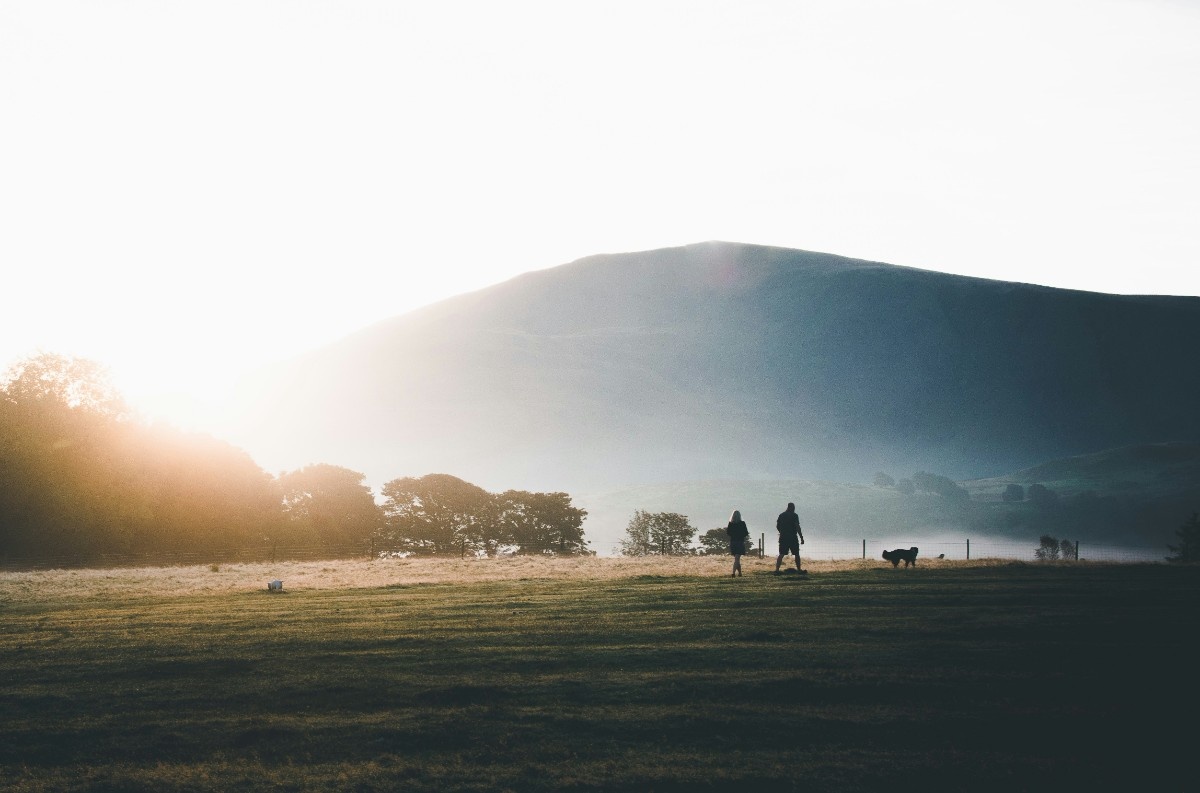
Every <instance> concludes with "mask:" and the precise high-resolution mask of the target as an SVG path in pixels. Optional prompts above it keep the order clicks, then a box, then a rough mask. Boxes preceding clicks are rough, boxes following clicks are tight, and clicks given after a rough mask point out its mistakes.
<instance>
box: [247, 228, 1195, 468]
mask: <svg viewBox="0 0 1200 793" xmlns="http://www.w3.org/2000/svg"><path fill="white" fill-rule="evenodd" d="M1198 341H1200V298H1168V297H1121V296H1113V295H1101V294H1093V293H1087V292H1077V291H1068V290H1056V289H1049V288H1044V287H1034V286H1028V285H1021V284H1012V283H1005V282H997V281H987V280H982V279H974V278H966V277H962V276H953V275H946V274H941V273H934V272H929V271H923V270H916V269H912V268H905V267H898V266H894V265H889V264H885V263H878V262H867V261H862V260H855V259H847V258H843V257H838V256H833V255H828V254H819V253H810V252H805V251H797V250H789V249H783V248H771V247H764V246H751V245H740V244H732V243H720V242H711V243H701V244H695V245H689V246H685V247H680V248H670V249H663V250H656V251H648V252H644V253H637V254H622V255H605V256H595V257H589V258H586V259H582V260H580V261H577V262H574V263H571V264H569V265H564V266H562V267H559V268H554V269H551V270H546V271H541V272H537V273H530V274H527V275H524V276H521V277H519V278H516V279H513V280H511V281H509V282H506V283H504V284H501V285H498V286H495V287H490V288H488V289H485V290H481V291H478V292H474V293H471V294H467V295H463V296H460V297H457V298H454V299H451V300H447V301H444V302H442V303H439V304H436V305H434V306H430V307H428V308H425V309H422V310H420V311H416V312H412V313H409V314H405V315H402V316H399V317H396V318H395V319H392V320H389V321H386V322H382V323H378V324H376V325H373V326H371V327H369V328H367V329H365V330H363V331H361V332H359V333H356V334H353V335H351V336H349V337H347V338H345V339H343V340H341V341H339V342H338V343H336V344H333V345H330V346H328V347H326V348H323V349H322V350H319V351H317V352H314V353H312V354H309V355H306V356H302V357H300V358H297V359H296V360H294V361H292V362H290V363H289V364H287V365H284V366H279V367H275V368H273V369H269V370H266V371H264V372H263V373H262V374H261V376H260V377H258V378H257V379H255V380H254V381H252V382H248V383H247V384H246V386H245V388H244V389H243V391H242V392H241V394H240V396H239V399H238V401H237V402H236V411H235V412H237V413H238V414H239V415H240V416H241V417H242V418H241V422H240V424H239V425H238V426H232V425H231V426H230V427H228V428H227V437H229V438H230V439H231V440H233V441H234V442H235V443H238V444H240V445H242V446H243V447H244V448H246V449H247V450H249V451H250V452H251V453H252V454H253V455H254V456H255V458H256V459H258V460H259V461H260V463H261V464H263V465H265V466H266V467H268V468H269V469H282V468H287V467H295V466H297V465H301V464H305V463H308V462H312V461H317V460H320V461H327V462H332V463H335V464H340V465H347V466H350V467H352V468H355V469H356V470H362V471H364V472H366V473H367V475H368V477H369V479H371V480H372V481H376V482H381V481H385V480H386V479H387V478H390V477H393V476H398V475H419V474H423V473H427V472H431V471H447V472H452V473H454V474H455V475H458V476H462V477H463V478H466V479H468V480H470V481H473V482H475V483H477V484H480V485H481V486H484V487H487V488H489V489H493V490H499V489H504V488H508V487H523V488H534V489H539V490H561V489H567V490H578V489H591V490H595V489H598V488H605V487H615V486H626V485H640V484H647V483H662V482H670V481H680V480H712V479H746V480H780V479H813V480H832V481H845V482H869V481H870V479H871V476H872V475H873V474H874V473H875V472H877V471H881V470H883V471H896V472H899V473H902V474H905V473H911V472H912V471H914V470H926V471H933V472H937V473H939V474H943V475H946V476H950V477H952V478H955V479H959V480H963V479H977V478H983V477H989V476H996V475H1001V474H1006V473H1009V472H1012V471H1016V470H1018V469H1021V468H1027V467H1030V466H1033V465H1037V464H1040V463H1044V462H1047V461H1049V460H1053V459H1056V458H1060V457H1066V456H1071V455H1078V454H1087V453H1093V452H1097V451H1101V450H1104V449H1109V448H1113V447H1118V446H1123V445H1129V444H1141V443H1160V442H1177V441H1188V442H1196V441H1200V414H1197V412H1196V411H1195V409H1194V398H1193V397H1194V394H1195V393H1196V392H1197V388H1200V372H1198V371H1197V370H1196V368H1195V367H1194V366H1191V365H1190V363H1189V361H1190V359H1191V356H1192V355H1193V351H1194V349H1195V348H1196V345H1197V342H1198Z"/></svg>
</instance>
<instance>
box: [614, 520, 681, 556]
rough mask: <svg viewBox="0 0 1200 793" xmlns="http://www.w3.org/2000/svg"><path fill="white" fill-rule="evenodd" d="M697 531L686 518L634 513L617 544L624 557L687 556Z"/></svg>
mask: <svg viewBox="0 0 1200 793" xmlns="http://www.w3.org/2000/svg"><path fill="white" fill-rule="evenodd" d="M695 536H696V528H695V527H694V526H692V525H691V524H690V523H688V519H687V516H686V515H680V514H679V513H677V512H644V511H642V510H640V509H639V510H637V511H635V512H634V513H633V518H632V519H631V520H630V521H629V525H628V526H627V527H626V528H625V537H624V538H623V539H622V540H621V542H620V547H621V553H622V554H624V555H626V556H651V555H656V554H658V555H662V556H686V555H687V554H688V553H690V552H691V543H692V538H694V537H695Z"/></svg>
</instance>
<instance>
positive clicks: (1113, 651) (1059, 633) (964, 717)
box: [0, 564, 1200, 791]
mask: <svg viewBox="0 0 1200 793" xmlns="http://www.w3.org/2000/svg"><path fill="white" fill-rule="evenodd" d="M1197 606H1200V570H1196V569H1187V568H1171V567H1165V566H1161V565H1153V566H1150V565H1146V566H1088V565H1080V566H1046V567H1041V566H1036V565H1019V564H1018V565H1008V566H989V567H966V566H949V565H948V566H943V567H939V568H935V569H915V570H903V569H902V570H892V569H890V567H889V568H885V569H880V568H867V567H858V568H851V569H845V570H841V571H830V572H826V573H822V574H815V573H814V574H812V575H810V576H809V577H807V579H800V578H798V577H796V576H781V577H775V576H771V575H768V574H764V573H763V572H761V568H757V569H756V570H755V571H754V572H753V573H752V574H749V575H747V576H746V577H745V578H741V579H729V578H726V577H716V576H696V575H689V576H671V575H669V568H663V574H662V575H655V574H643V575H636V576H633V577H628V578H606V579H580V578H538V579H528V580H492V581H486V580H485V581H473V582H470V583H435V584H419V583H414V584H399V585H394V586H377V587H372V588H364V589H312V590H304V591H296V592H287V591H285V592H284V593H283V594H275V595H270V594H267V593H266V592H265V591H261V590H257V589H254V590H249V589H248V590H246V591H243V592H237V593H220V594H203V595H199V594H186V595H178V594H170V593H142V594H139V595H137V596H129V597H124V598H115V599H111V598H110V599H104V598H89V599H84V600H70V599H66V598H63V597H57V596H51V595H49V594H47V596H46V597H43V598H41V599H37V598H32V599H31V598H26V599H24V600H21V601H15V600H10V601H8V602H6V603H3V604H0V670H3V672H2V674H3V676H4V686H3V690H2V692H0V713H2V714H3V715H2V716H0V719H2V721H0V724H2V727H3V740H2V741H0V788H4V789H12V790H15V791H36V790H154V791H164V790H213V789H221V790H259V789H280V790H396V789H403V790H417V791H424V790H430V791H432V790H450V791H469V790H518V791H524V790H531V791H540V790H578V791H587V790H629V791H633V790H658V791H683V790H735V789H736V790H747V789H751V790H767V791H772V790H807V791H811V790H848V789H897V788H898V789H916V788H920V789H929V790H946V789H955V790H979V789H985V790H986V789H994V790H1000V789H1004V790H1011V789H1018V790H1022V789H1065V788H1072V789H1074V788H1084V787H1091V788H1094V789H1104V790H1108V789H1116V788H1118V787H1121V786H1123V785H1127V784H1128V785H1136V786H1137V787H1138V788H1139V789H1181V788H1183V787H1185V786H1186V784H1185V783H1186V780H1189V779H1190V778H1191V775H1190V769H1189V768H1188V762H1189V761H1190V755H1189V754H1188V752H1189V751H1190V747H1191V744H1192V739H1191V737H1190V736H1191V732H1190V728H1188V727H1186V726H1181V725H1187V724H1189V723H1190V720H1191V718H1192V717H1193V715H1194V713H1195V708H1196V706H1197V704H1200V699H1198V697H1197V694H1198V687H1197V683H1196V674H1195V666H1196V655H1195V653H1194V650H1193V649H1192V643H1193V642H1192V638H1193V633H1194V630H1195V628H1194V625H1195V617H1196V614H1197ZM1185 772H1187V773H1185Z"/></svg>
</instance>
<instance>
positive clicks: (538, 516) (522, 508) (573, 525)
mask: <svg viewBox="0 0 1200 793" xmlns="http://www.w3.org/2000/svg"><path fill="white" fill-rule="evenodd" d="M496 502H497V517H498V526H499V529H500V530H499V532H496V533H494V534H493V536H492V538H491V539H493V540H494V541H495V542H496V543H497V544H499V543H500V542H505V543H511V544H513V545H515V546H516V548H517V551H516V552H517V553H521V554H531V553H532V554H539V553H554V554H560V555H571V554H583V553H587V552H588V550H587V541H586V540H584V539H583V521H584V518H586V517H587V510H583V509H579V508H578V507H573V506H571V497H570V496H569V495H567V494H566V493H530V492H528V491H525V490H506V491H505V492H503V493H501V494H500V495H499V496H497V497H496ZM492 552H493V553H494V550H493V551H492Z"/></svg>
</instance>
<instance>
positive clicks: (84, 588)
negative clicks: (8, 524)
mask: <svg viewBox="0 0 1200 793" xmlns="http://www.w3.org/2000/svg"><path fill="white" fill-rule="evenodd" d="M1008 564H1013V562H1010V561H1007V560H986V559H985V560H979V561H971V562H963V561H949V560H942V559H930V560H925V559H922V560H921V561H920V567H919V568H917V569H916V570H898V571H893V570H892V569H891V565H890V564H888V563H887V562H882V563H881V562H880V561H879V560H875V559H865V560H864V559H850V560H837V561H816V560H814V561H807V560H806V561H805V562H804V567H805V569H806V570H807V571H808V572H809V574H810V575H820V574H822V573H830V572H846V571H852V570H871V569H879V570H886V571H887V572H889V573H892V572H895V573H896V574H897V575H910V574H917V573H919V572H920V570H922V569H943V568H947V567H956V568H962V567H989V566H997V565H1008ZM731 566H732V562H731V561H730V558H729V557H726V556H685V557H661V556H649V557H640V558H636V557H634V558H631V557H595V556H584V557H527V556H518V557H505V558H498V559H436V558H410V559H331V560H326V561H316V562H249V563H245V564H237V563H234V564H222V565H220V566H217V565H207V564H201V565H192V566H181V567H130V568H118V569H83V570H31V571H24V572H5V573H0V602H5V601H7V602H14V603H17V602H38V601H56V600H63V599H70V600H76V601H77V600H89V599H93V598H103V599H111V598H133V597H140V596H153V597H169V596H172V595H177V596H180V597H187V596H192V595H201V594H232V593H238V592H247V591H253V590H257V589H263V590H265V589H266V586H267V582H268V581H270V580H272V579H276V578H277V579H279V580H281V581H283V585H284V593H285V594H286V593H288V592H298V591H305V590H326V589H328V590H342V589H371V588H376V587H385V586H396V585H410V584H447V583H482V582H489V581H519V580H523V579H548V580H576V581H602V580H610V579H620V578H635V577H638V576H663V577H675V576H699V577H712V576H718V577H719V576H728V575H729V570H730V567H731ZM742 569H743V571H744V573H745V575H746V576H754V575H766V574H770V573H771V572H772V571H773V570H774V569H775V560H774V557H767V558H764V559H759V558H757V557H755V558H743V560H742Z"/></svg>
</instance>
